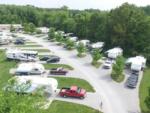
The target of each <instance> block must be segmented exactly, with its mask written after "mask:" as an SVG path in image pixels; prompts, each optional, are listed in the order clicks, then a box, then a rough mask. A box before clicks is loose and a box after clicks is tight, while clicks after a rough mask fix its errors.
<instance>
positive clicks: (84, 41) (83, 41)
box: [76, 40, 90, 46]
mask: <svg viewBox="0 0 150 113" xmlns="http://www.w3.org/2000/svg"><path fill="white" fill-rule="evenodd" d="M79 43H82V44H83V45H84V46H88V45H89V44H90V41H89V40H80V41H78V42H76V45H78V44H79Z"/></svg>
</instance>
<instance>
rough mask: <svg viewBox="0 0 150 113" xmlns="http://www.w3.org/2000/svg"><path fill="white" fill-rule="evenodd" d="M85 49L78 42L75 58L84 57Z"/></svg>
mask: <svg viewBox="0 0 150 113" xmlns="http://www.w3.org/2000/svg"><path fill="white" fill-rule="evenodd" d="M86 50H87V49H86V47H85V46H84V44H83V43H81V42H79V44H78V45H77V51H78V54H77V56H79V57H84V56H85V53H86Z"/></svg>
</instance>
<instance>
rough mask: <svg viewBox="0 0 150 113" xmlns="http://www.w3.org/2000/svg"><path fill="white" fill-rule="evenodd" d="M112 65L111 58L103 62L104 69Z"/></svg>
mask: <svg viewBox="0 0 150 113" xmlns="http://www.w3.org/2000/svg"><path fill="white" fill-rule="evenodd" d="M111 67H112V61H111V60H106V61H105V63H104V64H103V68H104V69H110V68H111Z"/></svg>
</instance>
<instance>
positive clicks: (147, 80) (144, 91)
mask: <svg viewBox="0 0 150 113" xmlns="http://www.w3.org/2000/svg"><path fill="white" fill-rule="evenodd" d="M149 88H150V68H148V69H146V70H145V72H144V75H143V79H142V81H141V84H140V92H139V95H140V107H141V111H142V113H150V110H148V108H147V106H146V104H145V102H144V101H145V98H146V97H147V96H148V89H149Z"/></svg>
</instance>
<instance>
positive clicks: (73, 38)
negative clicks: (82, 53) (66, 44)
mask: <svg viewBox="0 0 150 113" xmlns="http://www.w3.org/2000/svg"><path fill="white" fill-rule="evenodd" d="M68 39H69V40H71V41H74V42H76V41H77V40H78V37H75V36H74V37H68Z"/></svg>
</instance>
